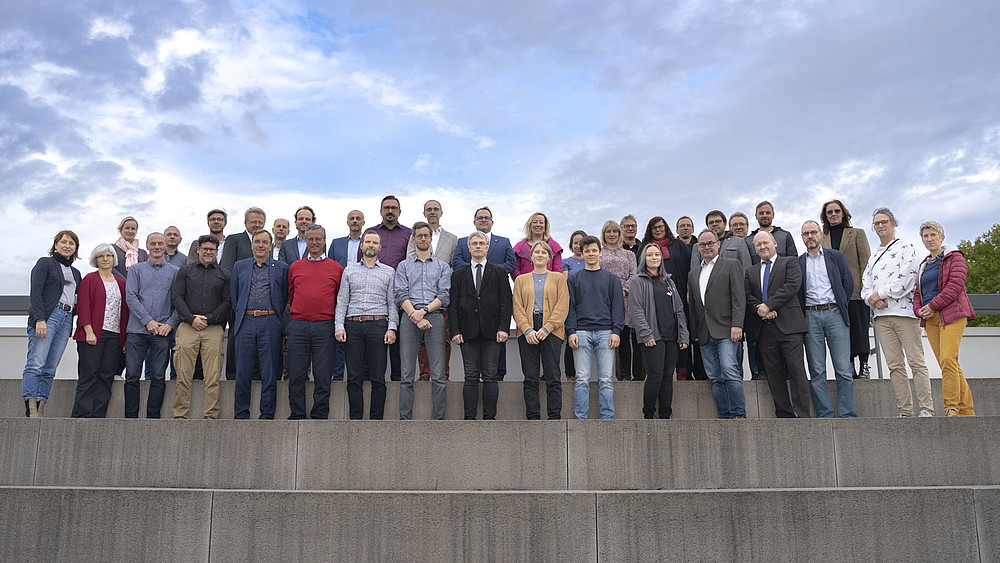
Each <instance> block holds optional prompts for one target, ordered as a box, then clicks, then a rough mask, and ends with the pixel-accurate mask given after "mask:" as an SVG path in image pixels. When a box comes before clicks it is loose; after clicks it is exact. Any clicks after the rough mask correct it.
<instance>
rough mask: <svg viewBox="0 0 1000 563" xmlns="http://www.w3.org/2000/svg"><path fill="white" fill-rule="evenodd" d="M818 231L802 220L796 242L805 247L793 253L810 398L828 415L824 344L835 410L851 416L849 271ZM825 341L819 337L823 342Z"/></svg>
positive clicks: (819, 411)
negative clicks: (796, 255) (833, 384)
mask: <svg viewBox="0 0 1000 563" xmlns="http://www.w3.org/2000/svg"><path fill="white" fill-rule="evenodd" d="M822 239H823V231H821V230H820V226H819V223H818V222H816V221H806V222H805V223H802V242H804V243H805V244H806V250H807V252H804V253H802V255H801V256H799V268H800V269H801V270H802V287H800V288H799V305H800V306H801V307H802V309H803V310H804V311H805V315H806V326H807V327H809V332H808V333H806V336H805V345H806V360H808V362H809V378H810V379H811V380H812V393H813V404H814V405H815V406H816V416H817V417H819V418H831V417H833V404H832V403H831V402H830V389H829V388H828V387H827V384H826V347H827V346H829V347H830V359H831V360H833V372H834V374H835V375H836V376H837V414H838V415H839V416H841V417H855V416H857V410H856V409H855V408H854V378H853V374H852V373H851V328H850V326H851V325H850V323H851V321H850V318H849V316H848V302H849V300H850V298H851V294H852V293H854V276H853V275H852V274H851V269H850V266H848V264H847V258H845V257H844V255H843V254H841V253H840V251H837V250H833V249H832V248H822V246H821V242H822ZM824 341H825V342H824Z"/></svg>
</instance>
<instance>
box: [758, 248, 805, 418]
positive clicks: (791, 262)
mask: <svg viewBox="0 0 1000 563" xmlns="http://www.w3.org/2000/svg"><path fill="white" fill-rule="evenodd" d="M753 244H754V249H755V250H756V251H757V256H759V257H760V262H759V263H757V264H754V265H753V266H751V267H750V269H749V270H747V274H746V281H745V284H746V294H747V307H749V308H750V310H751V311H752V312H753V313H756V314H751V315H749V318H750V326H749V327H748V329H749V333H750V336H751V337H753V338H754V339H756V340H757V346H758V348H759V350H760V359H761V362H762V363H763V364H764V373H765V374H766V376H767V386H768V388H770V389H771V395H772V397H773V398H774V412H775V414H776V415H777V416H778V417H779V418H795V417H797V418H809V416H810V415H809V395H810V393H809V379H808V378H806V368H805V365H804V364H803V362H802V335H804V334H805V333H806V331H807V330H808V328H807V327H806V318H805V316H803V314H802V307H801V306H800V305H799V299H798V294H799V287H800V286H801V285H802V270H801V269H800V268H799V261H798V260H797V259H796V258H795V257H793V256H778V245H777V243H776V242H775V240H774V236H772V235H771V233H769V232H767V231H761V232H759V233H757V234H756V235H755V236H754V238H753ZM786 379H787V380H788V382H789V384H790V385H789V386H790V387H791V389H790V391H791V399H790V400H789V387H786V386H785V380H786Z"/></svg>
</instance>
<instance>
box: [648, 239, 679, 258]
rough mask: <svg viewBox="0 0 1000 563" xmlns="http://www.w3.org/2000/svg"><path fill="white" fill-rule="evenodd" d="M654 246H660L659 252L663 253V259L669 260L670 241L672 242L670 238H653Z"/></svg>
mask: <svg viewBox="0 0 1000 563" xmlns="http://www.w3.org/2000/svg"><path fill="white" fill-rule="evenodd" d="M653 242H655V243H656V246H659V247H660V254H662V255H663V259H664V260H670V243H672V242H674V239H672V238H665V239H663V240H654V241H653Z"/></svg>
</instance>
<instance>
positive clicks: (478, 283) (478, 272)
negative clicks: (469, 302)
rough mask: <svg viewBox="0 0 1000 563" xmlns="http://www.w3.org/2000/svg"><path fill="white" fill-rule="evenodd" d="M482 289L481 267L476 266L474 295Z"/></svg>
mask: <svg viewBox="0 0 1000 563" xmlns="http://www.w3.org/2000/svg"><path fill="white" fill-rule="evenodd" d="M482 288H483V265H482V264H476V293H477V294H478V293H479V292H480V291H482Z"/></svg>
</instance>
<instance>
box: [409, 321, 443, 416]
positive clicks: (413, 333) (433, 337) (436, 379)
mask: <svg viewBox="0 0 1000 563" xmlns="http://www.w3.org/2000/svg"><path fill="white" fill-rule="evenodd" d="M442 313H443V311H442V310H441V309H437V310H435V311H434V312H431V313H428V314H427V315H425V316H424V318H425V319H427V320H428V321H430V323H431V328H429V329H427V330H420V329H419V328H417V325H415V324H413V323H412V322H411V321H410V318H409V317H407V316H406V315H405V314H403V315H400V319H399V357H400V363H401V364H402V365H401V370H400V371H401V375H402V378H401V379H400V383H399V419H400V420H412V419H413V382H414V381H415V380H416V378H417V374H418V373H419V372H418V368H417V352H418V351H419V350H420V343H421V342H423V343H424V346H425V347H426V348H427V361H428V363H429V364H430V370H431V402H432V403H433V409H432V410H431V418H432V419H434V420H443V419H444V404H445V387H446V385H447V384H446V382H445V378H444V362H445V355H444V342H445V339H446V338H448V332H447V331H446V330H445V326H444V315H443V314H442Z"/></svg>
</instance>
